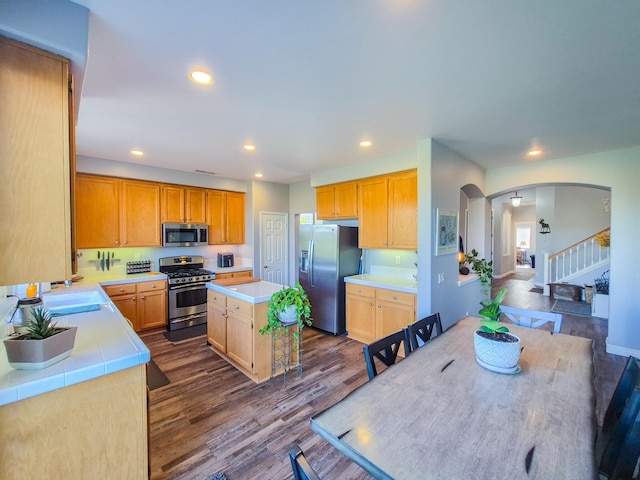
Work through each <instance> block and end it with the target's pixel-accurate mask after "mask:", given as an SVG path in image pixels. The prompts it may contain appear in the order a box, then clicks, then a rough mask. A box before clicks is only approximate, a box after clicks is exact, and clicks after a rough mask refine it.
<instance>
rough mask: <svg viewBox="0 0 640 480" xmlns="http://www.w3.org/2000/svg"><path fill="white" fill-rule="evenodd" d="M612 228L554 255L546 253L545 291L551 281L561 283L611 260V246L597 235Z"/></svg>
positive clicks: (606, 230) (606, 229) (605, 230)
mask: <svg viewBox="0 0 640 480" xmlns="http://www.w3.org/2000/svg"><path fill="white" fill-rule="evenodd" d="M609 230H610V229H609V228H605V229H604V230H602V231H600V232H598V233H596V234H594V235H591V236H590V237H588V238H585V239H584V240H582V241H581V242H578V243H575V244H573V245H571V246H570V247H567V248H565V249H564V250H561V251H559V252H557V253H554V254H553V255H549V254H545V256H544V257H545V258H544V264H543V265H545V271H544V285H545V292H546V291H547V290H548V288H549V287H548V284H549V283H560V282H563V281H566V280H569V279H570V278H572V277H576V276H578V275H580V274H581V273H582V272H584V271H585V270H590V269H593V268H596V267H598V266H600V265H603V264H605V263H607V262H609V247H602V246H600V244H599V243H598V241H597V239H596V237H597V236H598V235H600V234H602V233H604V232H608V231H609Z"/></svg>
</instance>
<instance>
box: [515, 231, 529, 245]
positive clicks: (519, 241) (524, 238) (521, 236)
mask: <svg viewBox="0 0 640 480" xmlns="http://www.w3.org/2000/svg"><path fill="white" fill-rule="evenodd" d="M516 247H517V248H530V247H531V227H517V228H516Z"/></svg>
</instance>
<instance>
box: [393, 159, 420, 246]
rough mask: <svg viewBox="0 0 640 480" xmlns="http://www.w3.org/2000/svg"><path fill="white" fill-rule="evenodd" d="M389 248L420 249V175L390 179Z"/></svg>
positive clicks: (404, 174) (407, 174) (402, 174)
mask: <svg viewBox="0 0 640 480" xmlns="http://www.w3.org/2000/svg"><path fill="white" fill-rule="evenodd" d="M388 200H389V231H388V238H389V248H398V249H409V250H417V248H418V175H417V172H415V171H413V172H407V173H399V174H396V175H391V176H390V177H389V199H388Z"/></svg>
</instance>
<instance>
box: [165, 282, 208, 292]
mask: <svg viewBox="0 0 640 480" xmlns="http://www.w3.org/2000/svg"><path fill="white" fill-rule="evenodd" d="M203 288H205V289H206V288H207V283H206V282H205V283H198V284H196V285H193V284H191V285H189V284H187V285H172V286H170V287H169V290H180V291H181V292H190V291H192V290H202V289H203Z"/></svg>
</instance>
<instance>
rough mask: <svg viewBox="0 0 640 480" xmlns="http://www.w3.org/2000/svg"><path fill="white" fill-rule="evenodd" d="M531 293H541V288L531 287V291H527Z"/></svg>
mask: <svg viewBox="0 0 640 480" xmlns="http://www.w3.org/2000/svg"><path fill="white" fill-rule="evenodd" d="M529 291H530V292H531V293H542V291H543V290H542V288H541V287H533V288H532V289H531V290H529Z"/></svg>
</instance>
